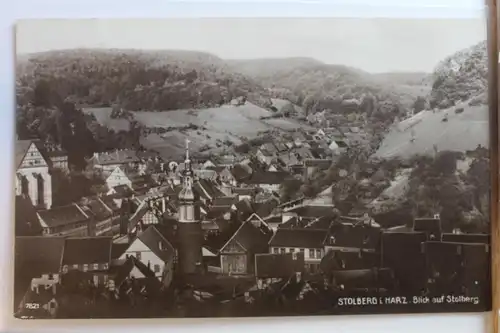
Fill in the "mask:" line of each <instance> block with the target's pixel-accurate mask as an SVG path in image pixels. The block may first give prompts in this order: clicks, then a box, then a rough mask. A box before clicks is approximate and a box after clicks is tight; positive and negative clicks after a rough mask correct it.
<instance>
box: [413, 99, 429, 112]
mask: <svg viewBox="0 0 500 333" xmlns="http://www.w3.org/2000/svg"><path fill="white" fill-rule="evenodd" d="M426 104H427V100H426V99H425V98H424V97H422V96H418V97H417V99H416V100H415V103H413V112H414V113H415V114H417V113H419V112H420V111H423V110H425V107H426Z"/></svg>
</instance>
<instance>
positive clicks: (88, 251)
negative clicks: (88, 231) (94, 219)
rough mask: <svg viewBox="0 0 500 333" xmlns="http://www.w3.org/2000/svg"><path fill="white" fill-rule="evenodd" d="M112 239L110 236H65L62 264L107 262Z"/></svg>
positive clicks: (109, 258)
mask: <svg viewBox="0 0 500 333" xmlns="http://www.w3.org/2000/svg"><path fill="white" fill-rule="evenodd" d="M112 240H113V238H112V237H78V238H67V239H66V243H65V245H64V255H63V261H62V264H63V265H82V264H103V263H107V264H109V263H110V261H111V246H112Z"/></svg>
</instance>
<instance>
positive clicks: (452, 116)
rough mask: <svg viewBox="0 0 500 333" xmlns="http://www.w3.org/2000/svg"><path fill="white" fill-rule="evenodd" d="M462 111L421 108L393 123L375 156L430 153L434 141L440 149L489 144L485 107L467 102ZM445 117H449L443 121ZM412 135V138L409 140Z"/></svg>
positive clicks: (402, 156)
mask: <svg viewBox="0 0 500 333" xmlns="http://www.w3.org/2000/svg"><path fill="white" fill-rule="evenodd" d="M457 107H458V108H460V107H463V108H464V111H463V112H462V113H458V114H457V113H455V110H456V108H455V107H454V108H449V109H446V110H443V111H436V112H433V111H423V112H420V113H418V114H417V115H415V116H413V117H411V118H408V119H406V120H404V121H402V122H400V123H399V124H397V125H395V126H394V127H393V128H392V129H391V130H390V132H389V133H388V134H387V136H386V137H385V138H384V140H383V142H382V145H381V146H380V148H379V149H378V151H377V152H376V154H375V156H376V157H381V158H392V157H401V158H409V157H411V156H413V155H415V154H420V155H427V154H432V153H433V152H434V150H435V147H434V145H435V146H436V148H437V149H438V150H439V151H442V150H451V151H461V152H464V151H466V150H473V149H475V148H477V146H478V145H482V146H484V147H488V132H489V125H488V108H487V106H484V105H481V106H468V105H467V104H466V103H464V104H463V105H459V106H457ZM445 118H447V119H448V121H443V119H445ZM412 137H413V138H414V141H413V142H412Z"/></svg>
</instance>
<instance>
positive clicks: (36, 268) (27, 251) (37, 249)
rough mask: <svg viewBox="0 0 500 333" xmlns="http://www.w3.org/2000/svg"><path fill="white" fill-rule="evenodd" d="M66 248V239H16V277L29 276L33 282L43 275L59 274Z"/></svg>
mask: <svg viewBox="0 0 500 333" xmlns="http://www.w3.org/2000/svg"><path fill="white" fill-rule="evenodd" d="M64 246H65V239H64V237H59V236H23V237H16V240H15V243H14V253H15V260H14V266H15V271H16V276H18V273H20V274H23V275H25V276H26V275H27V276H29V277H30V280H31V278H33V277H37V276H41V275H42V274H51V273H58V272H59V271H60V269H61V262H62V256H63V253H64ZM25 276H24V277H25ZM20 278H23V277H22V276H21V277H20ZM16 282H17V279H16Z"/></svg>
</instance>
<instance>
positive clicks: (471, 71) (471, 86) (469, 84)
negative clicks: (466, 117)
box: [430, 41, 488, 109]
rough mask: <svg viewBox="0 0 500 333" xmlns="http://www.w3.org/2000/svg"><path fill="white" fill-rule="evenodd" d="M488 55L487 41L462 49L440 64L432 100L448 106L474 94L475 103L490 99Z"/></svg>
mask: <svg viewBox="0 0 500 333" xmlns="http://www.w3.org/2000/svg"><path fill="white" fill-rule="evenodd" d="M487 85H488V59H487V48H486V41H484V42H481V43H479V44H476V45H474V46H472V47H470V48H467V49H465V50H460V51H458V52H456V53H454V54H452V55H450V56H449V57H447V58H446V59H444V60H443V61H442V62H441V63H439V64H438V66H436V69H435V71H434V73H433V84H432V92H431V96H430V102H431V105H432V106H436V107H439V108H442V109H443V108H447V107H450V106H453V105H455V104H457V103H458V102H460V101H466V100H468V99H470V98H474V100H473V101H471V102H470V103H471V105H480V104H486V103H487V96H486V92H487Z"/></svg>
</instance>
